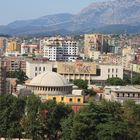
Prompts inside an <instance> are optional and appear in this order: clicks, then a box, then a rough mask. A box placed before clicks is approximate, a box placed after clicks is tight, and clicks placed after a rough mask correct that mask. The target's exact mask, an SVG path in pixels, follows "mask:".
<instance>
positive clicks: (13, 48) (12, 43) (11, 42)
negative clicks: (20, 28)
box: [6, 39, 18, 52]
mask: <svg viewBox="0 0 140 140" xmlns="http://www.w3.org/2000/svg"><path fill="white" fill-rule="evenodd" d="M17 50H18V49H17V41H16V40H15V39H10V40H8V45H7V48H6V52H13V51H17Z"/></svg>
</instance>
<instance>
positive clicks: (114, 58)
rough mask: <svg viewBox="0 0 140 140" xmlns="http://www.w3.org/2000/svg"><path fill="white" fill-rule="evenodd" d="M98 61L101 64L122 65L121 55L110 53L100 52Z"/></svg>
mask: <svg viewBox="0 0 140 140" xmlns="http://www.w3.org/2000/svg"><path fill="white" fill-rule="evenodd" d="M98 62H99V63H102V64H113V65H122V56H121V55H115V54H112V53H107V54H101V55H100V57H99V59H98Z"/></svg>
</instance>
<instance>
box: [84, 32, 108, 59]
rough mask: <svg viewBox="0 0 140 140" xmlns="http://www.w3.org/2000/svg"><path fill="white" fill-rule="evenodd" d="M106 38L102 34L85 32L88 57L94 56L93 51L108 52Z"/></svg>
mask: <svg viewBox="0 0 140 140" xmlns="http://www.w3.org/2000/svg"><path fill="white" fill-rule="evenodd" d="M106 42H107V41H106V40H105V37H104V35H102V34H85V38H84V53H85V56H86V57H87V58H93V56H92V55H93V54H94V53H93V52H94V51H99V52H101V53H103V52H106V49H107V48H106V47H107V46H106V45H107V44H106Z"/></svg>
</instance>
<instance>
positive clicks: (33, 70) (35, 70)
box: [26, 59, 55, 79]
mask: <svg viewBox="0 0 140 140" xmlns="http://www.w3.org/2000/svg"><path fill="white" fill-rule="evenodd" d="M54 65H55V63H51V62H48V60H45V59H41V60H39V59H36V60H27V61H26V75H27V76H28V78H30V79H32V78H34V77H36V76H37V75H39V74H41V73H44V72H46V71H50V72H52V71H53V67H55V66H54Z"/></svg>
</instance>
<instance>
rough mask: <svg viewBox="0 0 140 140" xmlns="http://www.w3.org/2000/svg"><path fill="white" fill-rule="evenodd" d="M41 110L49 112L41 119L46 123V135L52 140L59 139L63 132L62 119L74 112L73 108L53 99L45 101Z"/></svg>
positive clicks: (44, 129)
mask: <svg viewBox="0 0 140 140" xmlns="http://www.w3.org/2000/svg"><path fill="white" fill-rule="evenodd" d="M41 110H42V111H43V110H44V111H45V112H47V113H46V114H45V116H44V115H43V116H42V117H43V118H42V119H41V120H42V124H44V125H43V133H44V135H46V136H47V138H48V139H50V140H57V139H59V137H60V134H61V120H62V119H64V118H67V117H68V116H69V114H71V113H72V112H73V111H72V109H71V108H70V107H69V106H67V105H65V104H63V103H58V104H57V103H56V102H55V101H53V100H48V101H47V102H46V103H44V105H43V108H42V109H41Z"/></svg>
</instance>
